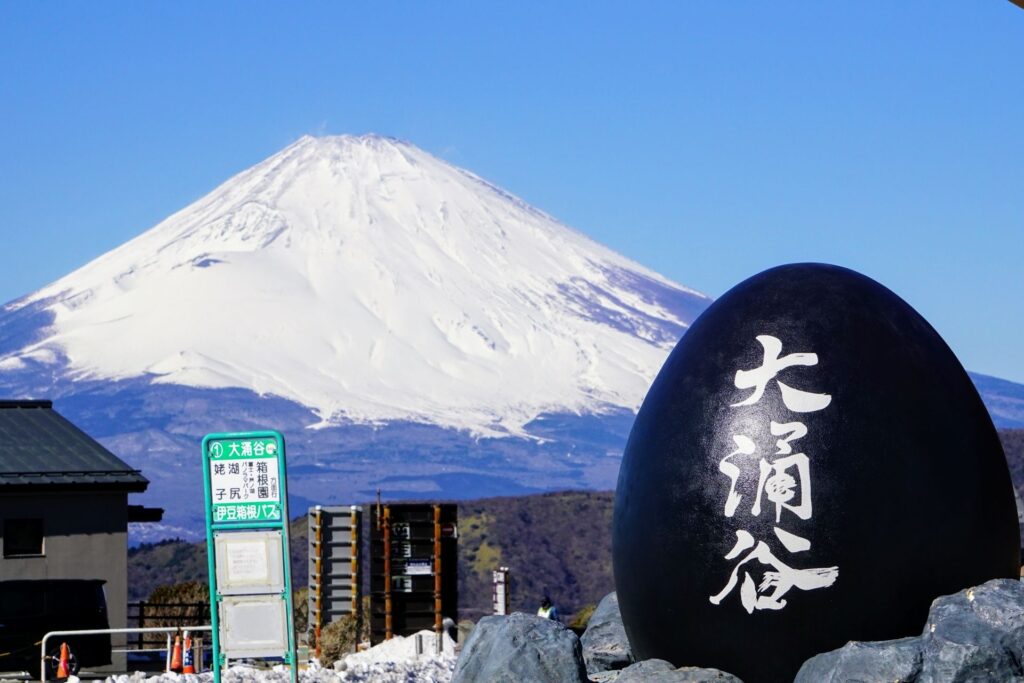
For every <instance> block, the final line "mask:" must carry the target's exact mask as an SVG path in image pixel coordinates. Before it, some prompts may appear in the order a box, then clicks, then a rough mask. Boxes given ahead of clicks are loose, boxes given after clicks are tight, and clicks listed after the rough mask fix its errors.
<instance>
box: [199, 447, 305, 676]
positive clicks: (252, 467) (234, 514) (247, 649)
mask: <svg viewBox="0 0 1024 683" xmlns="http://www.w3.org/2000/svg"><path fill="white" fill-rule="evenodd" d="M203 494H204V499H205V508H206V551H207V556H208V558H209V573H210V618H211V621H212V626H213V677H214V681H215V683H220V680H221V671H222V669H223V667H224V666H225V665H226V664H227V663H228V660H230V659H240V658H280V659H283V660H284V662H285V663H286V664H288V665H289V668H290V670H291V680H292V683H296V681H297V680H298V679H297V671H298V660H297V659H296V655H295V629H294V625H293V623H292V579H291V569H290V563H289V552H288V548H289V533H288V487H287V484H286V480H285V453H284V437H283V436H281V434H280V433H278V432H275V431H265V432H244V433H227V434H208V435H207V436H206V437H205V438H204V439H203Z"/></svg>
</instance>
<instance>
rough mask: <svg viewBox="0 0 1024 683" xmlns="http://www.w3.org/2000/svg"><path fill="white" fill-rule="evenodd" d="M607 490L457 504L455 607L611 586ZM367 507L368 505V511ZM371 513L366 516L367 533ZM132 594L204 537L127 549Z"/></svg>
mask: <svg viewBox="0 0 1024 683" xmlns="http://www.w3.org/2000/svg"><path fill="white" fill-rule="evenodd" d="M1000 438H1001V439H1002V442H1003V448H1004V451H1005V453H1006V459H1007V462H1008V463H1009V465H1010V472H1011V475H1012V477H1013V480H1014V484H1015V486H1016V487H1017V490H1018V491H1019V492H1024V429H1016V430H1004V431H1001V432H1000ZM612 499H613V494H612V492H610V491H603V492H596V493H595V492H588V491H568V492H562V493H547V494H540V495H531V496H519V497H501V498H483V499H480V500H475V501H468V502H465V501H464V502H460V503H459V504H458V505H459V611H460V615H461V616H463V617H467V618H470V619H474V620H475V619H477V618H479V617H480V616H481V615H483V614H486V613H489V612H490V604H491V570H492V569H495V568H497V567H499V566H507V567H509V568H510V569H511V572H512V607H513V609H514V610H519V611H533V610H535V609H536V606H537V604H538V603H539V601H540V598H541V597H542V596H543V594H544V593H545V592H548V593H549V594H550V595H551V598H552V599H553V600H554V601H555V602H556V604H558V605H559V606H560V608H561V609H562V610H563V612H565V613H567V614H568V613H572V612H575V611H577V610H579V609H581V608H582V607H584V606H586V605H588V604H591V603H595V602H597V601H598V600H600V599H601V598H602V597H603V596H604V595H605V594H606V593H608V592H609V591H611V590H613V589H614V586H613V581H612V567H611V516H612ZM371 508H372V506H371V505H366V506H365V509H366V510H367V512H368V513H371V512H372V510H371ZM372 519H373V515H372V514H366V515H365V516H364V523H365V524H366V525H367V529H366V530H365V531H364V538H368V537H369V536H368V535H369V528H368V525H369V524H370V522H371V520H372ZM306 553H307V541H306V518H305V517H300V518H297V519H296V520H295V521H294V522H293V523H292V575H293V577H294V581H295V586H296V587H297V588H298V587H300V586H304V585H306V583H307V578H308V574H307V572H308V569H307V554H306ZM128 578H129V599H130V600H140V599H145V598H146V597H147V596H148V595H149V594H150V593H151V592H152V590H153V589H154V588H155V587H157V586H159V585H164V584H169V583H177V582H180V581H196V580H200V581H205V580H207V577H206V544H205V543H188V542H185V541H174V540H172V541H164V542H161V543H157V544H145V545H142V546H139V547H138V548H134V549H132V550H131V551H130V552H129V554H128Z"/></svg>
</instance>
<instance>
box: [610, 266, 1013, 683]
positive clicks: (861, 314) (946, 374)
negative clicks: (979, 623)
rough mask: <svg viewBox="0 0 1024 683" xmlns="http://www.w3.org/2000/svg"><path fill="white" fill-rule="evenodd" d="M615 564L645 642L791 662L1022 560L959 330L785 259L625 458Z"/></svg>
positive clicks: (690, 360)
mask: <svg viewBox="0 0 1024 683" xmlns="http://www.w3.org/2000/svg"><path fill="white" fill-rule="evenodd" d="M612 538H613V540H612V543H613V561H614V572H615V586H616V590H617V591H618V597H619V605H620V608H621V610H622V617H623V622H624V625H625V628H626V633H627V635H628V636H629V641H630V644H631V646H632V648H633V652H634V655H635V656H636V657H637V659H650V658H659V659H666V660H668V661H670V662H673V663H675V664H676V665H677V666H705V667H715V668H718V669H722V670H725V671H728V672H730V673H733V674H735V675H737V676H739V677H740V678H742V679H743V680H744V681H745V682H746V683H758V682H759V681H768V682H774V681H786V682H788V681H792V680H793V676H794V675H795V674H796V672H797V670H798V669H799V668H800V665H801V664H802V663H803V662H804V661H805V660H806V659H808V658H810V657H812V656H813V655H815V654H818V653H821V652H825V651H828V650H832V649H835V648H838V647H841V646H842V645H844V644H845V643H846V642H847V641H849V640H886V639H891V638H899V637H903V636H911V635H917V634H920V633H921V631H922V629H923V628H924V625H925V619H926V617H927V613H928V607H929V605H930V604H931V601H932V600H933V599H934V598H936V597H937V596H940V595H945V594H949V593H954V592H956V591H959V590H962V589H964V588H966V587H968V586H973V585H977V584H980V583H983V582H984V581H986V580H988V579H992V578H997V577H1006V578H1015V577H1017V575H1018V572H1019V567H1020V539H1019V530H1018V526H1017V515H1016V510H1015V506H1014V496H1013V489H1012V485H1011V483H1010V476H1009V472H1008V469H1007V466H1006V461H1005V458H1004V456H1003V451H1002V447H1001V446H1000V443H999V438H998V436H997V434H996V431H995V428H994V427H993V425H992V422H991V419H990V418H989V416H988V412H987V411H986V409H985V406H984V405H983V404H982V402H981V399H980V398H979V396H978V393H977V391H976V390H975V389H974V386H973V384H972V382H971V380H970V378H969V377H968V376H967V373H966V372H965V371H964V369H963V367H961V365H960V363H959V362H958V361H957V359H956V357H955V356H954V355H953V353H952V351H950V349H949V347H948V346H946V344H945V343H944V342H943V341H942V339H941V338H940V337H939V335H938V334H937V333H936V332H935V330H934V329H932V327H931V326H930V325H929V324H928V323H927V322H926V321H925V320H924V319H923V318H922V317H921V316H920V315H919V314H918V313H917V312H915V311H914V310H913V309H912V308H911V307H910V306H909V305H908V304H907V303H905V302H904V301H903V300H902V299H900V298H899V297H898V296H896V295H895V294H893V293H892V292H891V291H889V290H888V289H886V288H885V287H883V286H882V285H880V284H878V283H877V282H875V281H873V280H871V279H869V278H867V277H865V276H863V275H860V274H858V273H855V272H853V271H850V270H847V269H844V268H839V267H836V266H829V265H823V264H795V265H788V266H780V267H778V268H774V269H772V270H768V271H765V272H763V273H761V274H759V275H756V276H754V277H752V278H750V279H748V280H746V281H745V282H743V283H741V284H739V285H737V286H736V287H734V288H733V289H732V290H730V291H729V292H727V293H726V294H725V295H724V296H722V297H721V298H720V299H718V300H717V301H716V302H715V303H714V304H712V305H711V307H709V308H708V309H707V310H706V311H705V312H704V313H703V314H702V315H701V316H700V318H698V319H697V320H696V321H695V322H694V323H693V325H692V327H691V328H690V330H689V331H688V332H687V333H686V335H685V336H684V337H683V339H682V340H681V341H680V342H679V343H678V345H677V346H676V348H675V349H674V350H673V351H672V353H671V355H670V356H669V358H668V360H667V361H666V362H665V365H664V367H663V368H662V369H661V372H660V373H659V374H658V376H657V378H656V379H655V381H654V384H653V385H652V386H651V389H650V392H649V393H648V395H647V397H646V399H645V400H644V402H643V405H642V406H641V408H640V412H639V414H638V415H637V419H636V422H635V424H634V426H633V430H632V432H631V433H630V436H629V441H628V444H627V446H626V451H625V454H624V456H623V460H622V465H621V469H620V472H619V480H618V487H617V490H616V494H615V512H614V520H613V531H612Z"/></svg>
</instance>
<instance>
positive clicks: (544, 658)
mask: <svg viewBox="0 0 1024 683" xmlns="http://www.w3.org/2000/svg"><path fill="white" fill-rule="evenodd" d="M474 681H488V682H494V683H505V682H508V683H512V682H519V681H534V682H536V683H548V682H549V683H612V682H614V683H641V682H645V683H712V682H717V683H742V682H741V681H740V679H738V678H736V677H735V676H733V675H731V674H728V673H725V672H723V671H719V670H717V669H702V668H696V667H681V668H676V667H675V666H674V665H672V664H670V663H669V662H666V661H663V660H660V659H650V660H646V661H643V662H634V661H633V654H632V651H631V650H630V647H629V641H628V640H627V639H626V631H625V629H624V628H623V626H622V617H621V615H620V613H619V605H618V600H617V598H616V595H615V593H611V594H609V595H607V596H605V598H604V599H603V600H602V601H601V603H600V604H599V605H598V607H597V609H596V610H595V611H594V614H593V616H592V617H591V619H590V624H589V625H588V627H587V630H586V632H585V633H584V634H583V637H582V639H579V638H577V637H576V635H575V634H574V633H573V632H572V631H570V630H569V629H567V628H565V627H564V626H562V625H561V624H559V623H557V622H553V621H549V620H547V619H541V618H539V617H533V616H528V615H525V614H513V615H512V616H510V617H498V616H494V617H485V618H484V619H482V620H481V621H480V623H479V624H478V625H477V627H476V629H474V631H473V634H472V635H471V636H470V638H469V640H468V641H467V642H466V645H465V647H464V648H463V650H462V655H461V657H460V658H459V661H458V664H457V665H456V667H455V674H454V677H453V678H452V683H473V682H474ZM844 681H891V682H893V683H955V682H958V681H1000V682H1005V683H1024V584H1022V583H1021V582H1020V581H1015V580H1011V579H994V580H992V581H989V582H987V583H984V584H982V585H980V586H977V587H975V588H969V589H967V590H963V591H960V592H959V593H956V594H954V595H947V596H943V597H941V598H938V599H936V600H935V601H934V602H933V603H932V607H931V610H930V611H929V613H928V623H927V624H926V625H925V627H924V631H923V632H922V634H921V635H919V636H915V637H911V638H900V639H898V640H887V641H879V642H850V643H847V644H846V645H844V646H843V647H841V648H839V649H838V650H833V651H831V652H826V653H823V654H820V655H817V656H815V657H812V658H811V659H809V660H807V661H806V662H805V663H804V665H803V666H802V667H801V668H800V671H799V673H798V674H797V676H796V679H795V681H794V683H840V682H844ZM748 683H754V682H752V681H748Z"/></svg>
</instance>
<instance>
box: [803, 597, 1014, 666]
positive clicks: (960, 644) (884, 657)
mask: <svg viewBox="0 0 1024 683" xmlns="http://www.w3.org/2000/svg"><path fill="white" fill-rule="evenodd" d="M1021 661H1024V585H1022V584H1021V582H1020V581H1014V580H1010V579H993V580H992V581H989V582H987V583H984V584H982V585H981V586H977V587H975V588H968V589H967V590H963V591H960V592H959V593H955V594H953V595H946V596H943V597H941V598H937V599H936V600H935V601H934V602H933V603H932V606H931V609H930V610H929V612H928V623H927V624H926V625H925V628H924V633H923V634H922V635H920V636H917V637H914V638H900V639H898V640H888V641H879V642H874V643H858V642H852V643H847V644H846V645H845V646H843V647H841V648H839V649H838V650H833V651H831V652H826V653H824V654H820V655H818V656H816V657H812V658H811V659H809V660H807V661H806V662H804V665H803V666H802V667H801V668H800V671H799V673H798V674H797V676H796V679H795V681H794V683H812V682H813V683H831V682H835V683H838V682H839V681H850V680H861V681H881V680H885V681H896V682H897V683H899V682H904V683H944V682H953V681H1016V682H1017V683H1024V671H1022V669H1021V664H1020V663H1021Z"/></svg>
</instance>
